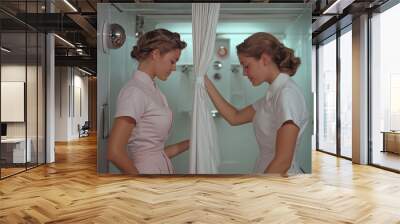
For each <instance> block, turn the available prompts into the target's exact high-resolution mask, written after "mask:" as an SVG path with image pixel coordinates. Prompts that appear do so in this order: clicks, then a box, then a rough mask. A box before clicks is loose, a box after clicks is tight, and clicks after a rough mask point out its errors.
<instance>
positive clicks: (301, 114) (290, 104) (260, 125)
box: [253, 73, 308, 174]
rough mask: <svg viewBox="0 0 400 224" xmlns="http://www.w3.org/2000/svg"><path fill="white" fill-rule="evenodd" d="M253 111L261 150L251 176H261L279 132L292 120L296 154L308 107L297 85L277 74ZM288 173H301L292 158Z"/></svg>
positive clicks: (306, 120) (254, 105)
mask: <svg viewBox="0 0 400 224" xmlns="http://www.w3.org/2000/svg"><path fill="white" fill-rule="evenodd" d="M253 108H254V110H255V111H256V114H255V116H254V118H253V126H254V132H255V135H256V140H257V143H258V145H259V147H260V153H259V156H258V158H257V162H256V165H255V167H254V172H255V173H264V171H265V169H266V168H267V166H268V165H269V163H270V162H271V161H272V159H273V158H274V155H275V151H276V142H275V141H276V135H277V132H278V129H279V128H280V127H281V126H282V124H283V123H285V122H286V121H290V120H291V121H293V122H294V123H295V124H296V125H297V126H298V127H299V128H300V132H299V135H298V137H297V141H296V149H295V153H296V151H297V150H298V148H299V144H300V140H301V136H302V134H303V132H304V130H305V128H306V126H307V123H308V113H307V107H306V103H305V100H304V96H303V93H302V92H301V90H300V88H299V87H298V86H297V84H296V83H295V82H294V81H293V80H292V79H291V78H290V76H289V75H287V74H285V73H280V74H279V75H278V77H276V79H275V80H274V81H273V82H272V84H271V85H270V86H269V88H268V90H267V94H266V96H265V97H262V98H261V99H259V100H258V101H257V102H255V103H254V104H253ZM288 173H289V174H297V173H302V172H301V169H300V168H299V166H298V165H297V163H296V158H295V156H294V158H293V160H292V164H291V167H290V169H289V171H288Z"/></svg>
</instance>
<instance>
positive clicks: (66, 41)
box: [54, 34, 75, 48]
mask: <svg viewBox="0 0 400 224" xmlns="http://www.w3.org/2000/svg"><path fill="white" fill-rule="evenodd" d="M54 36H55V37H57V38H58V39H60V40H61V41H62V42H64V43H66V44H67V45H69V46H70V47H73V48H75V45H73V44H72V43H71V42H69V41H68V40H66V39H64V38H62V37H60V36H59V35H57V34H54Z"/></svg>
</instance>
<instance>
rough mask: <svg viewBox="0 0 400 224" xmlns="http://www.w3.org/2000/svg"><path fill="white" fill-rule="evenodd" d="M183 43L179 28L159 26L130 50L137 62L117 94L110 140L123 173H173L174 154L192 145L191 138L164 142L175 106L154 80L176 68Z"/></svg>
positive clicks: (112, 157)
mask: <svg viewBox="0 0 400 224" xmlns="http://www.w3.org/2000/svg"><path fill="white" fill-rule="evenodd" d="M185 47H186V43H185V42H184V41H182V40H180V36H179V34H178V33H173V32H170V31H168V30H165V29H156V30H153V31H149V32H147V33H145V34H144V35H143V36H141V37H140V38H139V40H138V41H137V45H136V46H134V48H133V51H132V52H131V56H132V57H133V58H134V59H136V60H137V61H138V62H139V65H138V68H137V71H136V72H135V73H134V74H133V77H132V79H131V80H129V81H128V82H127V83H126V85H125V86H124V87H123V88H122V89H121V91H120V93H119V96H118V102H117V110H116V115H115V120H114V125H113V128H112V131H111V135H110V138H109V143H108V159H109V160H110V161H112V162H113V163H114V164H115V165H116V166H117V167H118V168H120V169H121V170H122V171H123V172H124V173H127V174H133V175H136V174H173V173H174V169H173V166H172V163H171V160H170V158H172V157H174V156H176V155H177V154H179V153H181V152H183V151H185V150H187V149H188V147H189V141H188V140H186V141H183V142H180V143H178V144H175V145H171V146H168V147H165V141H166V140H167V138H168V136H169V133H170V130H171V127H172V118H173V117H172V111H171V109H170V108H169V106H168V103H167V100H166V98H165V96H164V94H163V93H162V92H161V91H160V89H159V88H158V87H157V85H156V84H155V82H154V80H155V79H156V78H158V79H159V80H162V81H165V80H167V79H168V77H169V75H170V74H171V72H172V71H175V70H176V62H177V61H178V60H179V57H180V55H181V50H182V49H184V48H185Z"/></svg>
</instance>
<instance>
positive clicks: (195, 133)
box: [189, 3, 220, 174]
mask: <svg viewBox="0 0 400 224" xmlns="http://www.w3.org/2000/svg"><path fill="white" fill-rule="evenodd" d="M219 8H220V4H219V3H193V4H192V24H193V25H192V34H193V64H194V74H195V76H196V84H195V88H194V101H193V118H192V133H191V135H192V136H191V142H190V165H189V166H190V167H189V173H191V174H215V173H217V172H218V166H219V161H220V158H219V148H218V141H217V135H216V134H217V131H216V128H215V123H214V120H213V118H212V117H211V113H210V109H209V107H208V95H207V90H206V89H205V86H204V75H205V73H206V72H207V70H208V67H209V65H210V62H211V59H212V58H213V55H214V45H215V33H216V28H217V23H218V16H219Z"/></svg>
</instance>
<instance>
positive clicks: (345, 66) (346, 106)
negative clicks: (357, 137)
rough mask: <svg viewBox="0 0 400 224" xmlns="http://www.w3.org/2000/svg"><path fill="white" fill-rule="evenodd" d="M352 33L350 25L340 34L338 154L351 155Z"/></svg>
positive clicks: (349, 156)
mask: <svg viewBox="0 0 400 224" xmlns="http://www.w3.org/2000/svg"><path fill="white" fill-rule="evenodd" d="M352 74H353V72H352V35H351V26H349V27H348V28H346V29H345V30H344V31H343V34H342V35H341V36H340V155H341V156H344V157H348V158H351V156H352V148H351V141H352V77H353V76H352Z"/></svg>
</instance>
